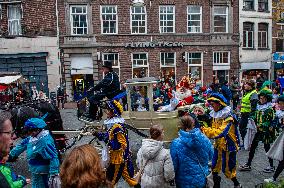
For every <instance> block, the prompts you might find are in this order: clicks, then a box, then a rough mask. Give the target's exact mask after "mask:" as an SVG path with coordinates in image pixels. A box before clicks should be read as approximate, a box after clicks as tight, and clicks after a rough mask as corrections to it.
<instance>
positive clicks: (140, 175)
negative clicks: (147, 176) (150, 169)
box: [133, 161, 148, 183]
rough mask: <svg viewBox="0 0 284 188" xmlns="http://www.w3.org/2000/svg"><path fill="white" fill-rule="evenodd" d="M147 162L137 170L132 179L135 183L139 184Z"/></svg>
mask: <svg viewBox="0 0 284 188" xmlns="http://www.w3.org/2000/svg"><path fill="white" fill-rule="evenodd" d="M147 163H148V161H146V163H145V164H144V165H143V166H142V167H141V168H140V169H139V171H138V172H137V173H136V174H135V176H134V177H133V179H134V180H135V181H136V182H138V183H139V182H140V181H141V177H142V175H143V173H144V169H145V167H146V165H147Z"/></svg>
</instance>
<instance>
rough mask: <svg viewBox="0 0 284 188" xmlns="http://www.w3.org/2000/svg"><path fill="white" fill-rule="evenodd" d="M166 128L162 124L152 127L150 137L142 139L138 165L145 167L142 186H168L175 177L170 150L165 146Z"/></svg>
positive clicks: (150, 187)
mask: <svg viewBox="0 0 284 188" xmlns="http://www.w3.org/2000/svg"><path fill="white" fill-rule="evenodd" d="M163 137H164V130H163V128H162V127H161V126H160V125H153V126H152V127H151V128H150V139H143V140H142V147H141V148H140V149H139V151H138V153H137V166H138V168H139V169H141V168H143V167H144V172H143V174H142V177H141V187H142V188H144V187H147V188H159V187H165V188H166V187H168V186H169V185H170V184H171V183H172V182H173V181H174V179H175V172H174V166H173V162H172V158H171V155H170V151H169V150H167V149H165V148H164V147H163Z"/></svg>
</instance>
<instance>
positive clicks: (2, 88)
mask: <svg viewBox="0 0 284 188" xmlns="http://www.w3.org/2000/svg"><path fill="white" fill-rule="evenodd" d="M7 87H8V86H4V85H0V92H1V91H4V90H6V89H7Z"/></svg>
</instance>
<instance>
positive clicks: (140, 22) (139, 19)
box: [131, 7, 147, 34]
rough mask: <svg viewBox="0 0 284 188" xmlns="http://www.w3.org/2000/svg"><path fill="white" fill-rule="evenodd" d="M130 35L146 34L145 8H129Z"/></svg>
mask: <svg viewBox="0 0 284 188" xmlns="http://www.w3.org/2000/svg"><path fill="white" fill-rule="evenodd" d="M131 33H132V34H145V33H147V14H146V7H131Z"/></svg>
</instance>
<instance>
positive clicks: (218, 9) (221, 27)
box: [213, 6, 228, 33]
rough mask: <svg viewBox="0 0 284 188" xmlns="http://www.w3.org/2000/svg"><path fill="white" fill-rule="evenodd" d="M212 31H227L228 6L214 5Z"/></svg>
mask: <svg viewBox="0 0 284 188" xmlns="http://www.w3.org/2000/svg"><path fill="white" fill-rule="evenodd" d="M213 13H214V15H213V16H214V33H227V32H228V7H227V6H214V12H213Z"/></svg>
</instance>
